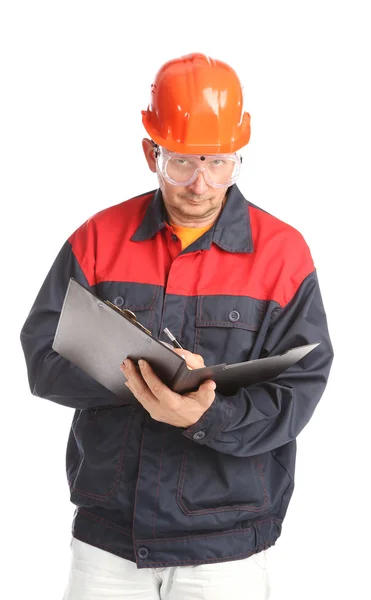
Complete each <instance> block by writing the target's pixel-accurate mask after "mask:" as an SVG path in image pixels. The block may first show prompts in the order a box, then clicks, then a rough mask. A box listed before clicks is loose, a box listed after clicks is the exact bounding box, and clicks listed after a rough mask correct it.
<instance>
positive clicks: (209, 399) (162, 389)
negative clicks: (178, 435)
mask: <svg viewBox="0 0 371 600" xmlns="http://www.w3.org/2000/svg"><path fill="white" fill-rule="evenodd" d="M174 352H176V353H177V354H179V355H183V356H184V358H185V360H186V363H187V366H188V367H189V368H191V369H199V368H201V367H204V366H205V365H204V361H203V358H202V356H200V355H199V354H192V352H188V350H183V349H174ZM138 364H139V369H140V372H138V371H137V370H136V368H135V365H134V363H133V362H132V361H131V360H130V359H126V360H125V361H124V364H122V365H121V367H120V368H121V370H122V372H123V373H124V375H125V377H126V379H127V381H126V382H125V385H126V386H127V387H128V388H129V390H130V391H131V392H132V394H133V395H134V396H135V397H136V399H137V400H138V402H140V403H141V405H142V406H143V408H145V409H146V410H147V411H148V412H149V414H150V415H151V417H152V419H154V420H155V421H160V422H162V423H168V424H169V425H174V427H191V425H194V424H195V423H196V422H197V421H198V420H199V419H200V418H201V417H202V415H203V414H204V412H206V411H207V409H208V408H210V406H211V405H212V403H213V402H214V399H215V392H214V390H215V383H214V382H213V381H211V380H207V381H204V383H202V384H201V385H200V387H199V388H198V390H197V391H196V392H189V393H187V394H185V395H183V396H181V395H180V394H177V393H175V392H173V391H172V390H171V389H170V388H168V387H167V386H166V385H165V384H164V383H163V382H162V381H161V379H159V378H158V377H157V375H156V374H155V373H154V372H153V370H152V369H151V367H150V365H149V364H148V363H147V362H145V361H144V360H140V361H139V363H138Z"/></svg>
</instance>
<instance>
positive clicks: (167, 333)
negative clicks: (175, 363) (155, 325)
mask: <svg viewBox="0 0 371 600" xmlns="http://www.w3.org/2000/svg"><path fill="white" fill-rule="evenodd" d="M164 333H166V335H167V337H168V338H169V339H170V340H171V342H172V344H173V346H174V348H182V350H184V348H183V346H182V344H181V343H180V342H178V340H177V339H176V337H174V336H173V334H172V333H171V331H169V330H168V328H167V327H165V329H164Z"/></svg>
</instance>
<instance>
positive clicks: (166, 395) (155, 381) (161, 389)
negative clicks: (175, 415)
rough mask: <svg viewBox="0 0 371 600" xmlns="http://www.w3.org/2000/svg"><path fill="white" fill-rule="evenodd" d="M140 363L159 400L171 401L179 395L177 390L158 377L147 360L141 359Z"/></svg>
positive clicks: (147, 382) (150, 388) (142, 373)
mask: <svg viewBox="0 0 371 600" xmlns="http://www.w3.org/2000/svg"><path fill="white" fill-rule="evenodd" d="M138 365H139V369H140V372H141V375H142V377H143V379H144V381H145V382H146V384H147V386H148V388H149V390H150V391H151V393H152V394H153V396H154V397H155V398H156V399H157V400H159V401H161V402H171V400H174V396H175V395H176V396H178V395H179V394H175V392H173V391H172V390H171V389H170V388H169V387H168V386H167V385H165V384H164V383H163V382H162V381H161V379H160V378H159V377H157V375H156V373H155V372H154V371H153V369H152V368H151V367H150V365H149V364H148V363H147V362H146V361H145V360H139V361H138Z"/></svg>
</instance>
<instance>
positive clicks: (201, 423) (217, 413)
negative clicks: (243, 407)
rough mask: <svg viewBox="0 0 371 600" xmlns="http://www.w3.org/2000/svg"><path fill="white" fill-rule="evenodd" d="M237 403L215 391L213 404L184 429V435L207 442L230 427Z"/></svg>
mask: <svg viewBox="0 0 371 600" xmlns="http://www.w3.org/2000/svg"><path fill="white" fill-rule="evenodd" d="M236 408H237V407H236V405H235V404H233V402H231V401H230V400H228V398H226V397H225V396H222V395H221V394H218V393H217V392H216V393H215V399H214V402H213V403H212V405H211V406H210V407H209V408H208V409H207V410H206V411H205V412H204V414H203V415H202V417H200V419H199V420H198V421H197V422H196V423H194V425H192V426H191V427H188V429H186V430H185V431H183V432H182V433H183V435H184V436H185V437H187V438H189V439H191V440H194V441H195V442H198V443H199V444H207V443H208V441H209V440H210V439H212V438H214V437H215V436H216V435H217V434H218V433H219V432H220V431H223V429H225V428H227V427H228V423H229V421H230V419H231V417H232V415H233V414H234V413H235V411H236Z"/></svg>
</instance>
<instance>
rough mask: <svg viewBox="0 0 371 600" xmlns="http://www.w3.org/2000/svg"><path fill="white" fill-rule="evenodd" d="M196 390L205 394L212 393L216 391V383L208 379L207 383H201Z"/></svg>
mask: <svg viewBox="0 0 371 600" xmlns="http://www.w3.org/2000/svg"><path fill="white" fill-rule="evenodd" d="M198 389H199V390H201V391H205V392H214V391H215V390H216V383H215V381H212V380H211V379H208V380H207V381H204V382H203V383H201V385H200V387H199V388H198Z"/></svg>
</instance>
